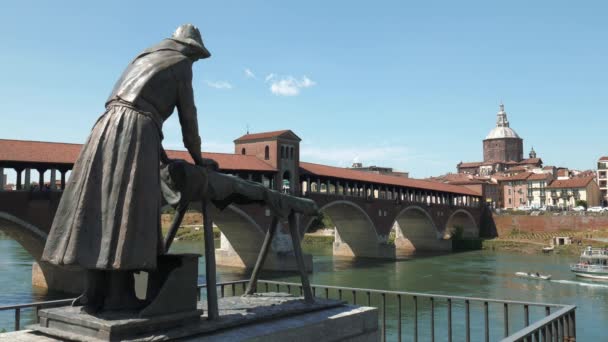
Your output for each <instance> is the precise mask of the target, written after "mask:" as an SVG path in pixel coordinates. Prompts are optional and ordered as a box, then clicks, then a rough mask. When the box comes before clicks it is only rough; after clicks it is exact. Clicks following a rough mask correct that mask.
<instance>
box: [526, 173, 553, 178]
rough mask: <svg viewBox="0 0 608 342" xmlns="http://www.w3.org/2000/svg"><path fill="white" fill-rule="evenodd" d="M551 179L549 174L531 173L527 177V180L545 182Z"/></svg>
mask: <svg viewBox="0 0 608 342" xmlns="http://www.w3.org/2000/svg"><path fill="white" fill-rule="evenodd" d="M550 178H551V174H549V173H533V174H531V175H530V177H528V180H547V179H550Z"/></svg>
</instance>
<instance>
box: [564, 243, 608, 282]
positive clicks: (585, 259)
mask: <svg viewBox="0 0 608 342" xmlns="http://www.w3.org/2000/svg"><path fill="white" fill-rule="evenodd" d="M570 271H572V272H574V274H576V275H577V276H578V277H583V278H591V279H606V280H608V249H606V248H593V247H591V246H589V247H587V248H585V250H584V251H583V252H582V253H581V257H580V260H579V262H578V263H577V264H572V265H570Z"/></svg>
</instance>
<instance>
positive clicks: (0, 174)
mask: <svg viewBox="0 0 608 342" xmlns="http://www.w3.org/2000/svg"><path fill="white" fill-rule="evenodd" d="M5 185H6V175H5V174H4V168H3V167H0V191H4V186H5Z"/></svg>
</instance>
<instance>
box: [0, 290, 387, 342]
mask: <svg viewBox="0 0 608 342" xmlns="http://www.w3.org/2000/svg"><path fill="white" fill-rule="evenodd" d="M199 309H201V310H204V309H206V304H205V302H201V303H199ZM219 310H220V318H219V319H218V320H214V321H208V320H207V317H206V315H205V314H203V315H201V314H200V312H198V313H197V312H189V313H180V314H172V315H166V316H157V317H150V318H132V315H131V317H126V316H125V315H124V314H120V315H119V314H112V313H108V314H105V315H101V316H99V317H94V316H91V315H88V314H85V313H81V312H80V310H79V308H72V307H61V308H53V309H44V310H40V318H41V320H40V324H39V325H34V326H31V327H30V328H31V329H33V331H32V330H30V331H24V332H16V333H11V334H16V335H13V336H12V337H13V338H14V340H15V341H35V342H43V341H44V342H47V341H56V340H66V339H67V340H72V341H118V340H120V341H133V342H135V341H141V342H143V341H148V342H149V341H166V340H173V339H180V340H187V341H216V340H217V341H219V340H226V339H229V340H234V341H254V340H255V341H257V340H259V341H263V340H267V338H270V337H272V339H273V340H275V338H279V336H282V337H281V340H282V339H283V338H287V337H288V336H289V339H290V340H291V341H307V340H311V339H308V338H305V339H303V338H304V337H306V336H307V335H306V334H311V333H314V334H315V335H319V332H320V331H323V330H327V331H326V332H323V333H322V334H321V335H320V336H318V337H316V338H315V339H314V340H315V341H317V342H318V341H340V340H342V337H344V338H346V337H348V336H350V337H349V340H352V338H354V337H356V336H364V338H365V339H360V341H368V340H370V338H371V340H374V341H375V339H374V338H375V337H374V336H377V310H376V309H374V308H360V307H355V306H349V305H345V304H344V303H343V302H341V301H337V300H332V299H322V298H316V299H315V303H314V304H306V303H305V302H304V300H303V298H302V297H296V296H293V295H290V294H286V293H262V294H256V295H253V296H246V297H226V298H220V300H219ZM357 321H359V322H358V323H356V322H357ZM336 324H337V325H339V326H340V328H338V327H337V326H335V327H334V328H332V325H336ZM353 324H355V326H353ZM307 325H312V326H317V329H316V330H315V331H308V329H304V330H301V329H302V328H303V327H305V326H307ZM295 331H300V332H299V333H295V335H294V332H295ZM330 332H332V333H330ZM269 334H270V335H269ZM273 334H275V335H276V334H278V335H276V336H275V335H273ZM3 335H10V334H0V339H2V338H5V337H7V336H3ZM292 335H293V336H292ZM256 336H257V337H256ZM264 336H265V337H264ZM298 336H299V337H298ZM323 336H327V337H329V336H333V337H332V338H327V339H326V338H324V337H323ZM340 336H342V337H340ZM308 337H310V336H308ZM257 338H261V339H257ZM361 338H363V337H361ZM354 341H359V339H354Z"/></svg>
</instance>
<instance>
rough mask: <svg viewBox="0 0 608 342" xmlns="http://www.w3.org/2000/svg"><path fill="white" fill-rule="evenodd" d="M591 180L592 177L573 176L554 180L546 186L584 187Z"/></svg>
mask: <svg viewBox="0 0 608 342" xmlns="http://www.w3.org/2000/svg"><path fill="white" fill-rule="evenodd" d="M589 182H593V177H592V176H589V177H575V178H570V179H563V180H554V181H553V182H551V184H549V186H548V187H547V188H553V189H562V188H584V187H586V186H587V184H589Z"/></svg>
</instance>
